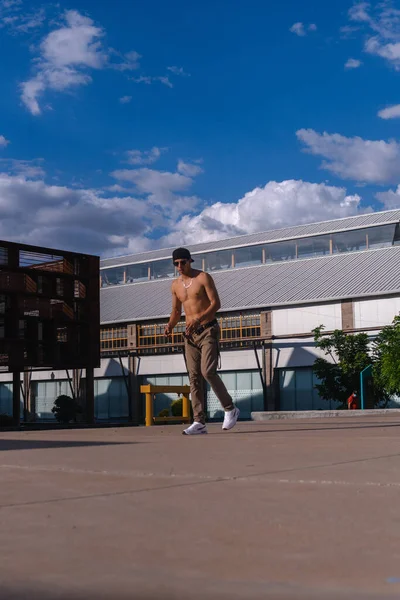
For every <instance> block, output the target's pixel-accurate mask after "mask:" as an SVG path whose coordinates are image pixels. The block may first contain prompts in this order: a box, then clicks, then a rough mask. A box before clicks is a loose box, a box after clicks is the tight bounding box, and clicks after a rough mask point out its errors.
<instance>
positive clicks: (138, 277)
mask: <svg viewBox="0 0 400 600" xmlns="http://www.w3.org/2000/svg"><path fill="white" fill-rule="evenodd" d="M148 278H149V265H148V263H146V264H142V265H129V266H127V267H126V283H133V282H134V281H145V280H146V279H148Z"/></svg>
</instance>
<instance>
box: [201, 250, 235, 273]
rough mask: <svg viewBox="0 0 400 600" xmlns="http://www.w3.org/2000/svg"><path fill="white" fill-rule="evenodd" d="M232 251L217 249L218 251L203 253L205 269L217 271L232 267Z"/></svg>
mask: <svg viewBox="0 0 400 600" xmlns="http://www.w3.org/2000/svg"><path fill="white" fill-rule="evenodd" d="M232 252H233V250H219V251H218V252H209V253H208V254H205V255H204V258H205V270H206V271H219V270H221V269H230V268H231V267H232Z"/></svg>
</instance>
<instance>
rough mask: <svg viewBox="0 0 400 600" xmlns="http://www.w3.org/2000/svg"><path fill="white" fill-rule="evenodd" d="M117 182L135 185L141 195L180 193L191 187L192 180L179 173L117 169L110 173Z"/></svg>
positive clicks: (145, 169)
mask: <svg viewBox="0 0 400 600" xmlns="http://www.w3.org/2000/svg"><path fill="white" fill-rule="evenodd" d="M111 175H112V176H113V177H115V179H117V180H119V181H129V182H131V183H133V184H135V186H136V188H137V190H138V191H139V192H140V193H142V194H157V193H158V192H161V191H164V190H166V191H169V192H181V191H183V190H187V189H188V188H189V187H190V186H191V185H192V179H191V178H190V177H185V176H184V175H181V174H180V173H169V172H168V171H155V170H154V169H147V168H144V169H119V170H116V171H114V172H113V173H111Z"/></svg>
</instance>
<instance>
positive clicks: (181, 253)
mask: <svg viewBox="0 0 400 600" xmlns="http://www.w3.org/2000/svg"><path fill="white" fill-rule="evenodd" d="M182 258H185V259H186V260H190V262H194V261H193V258H192V257H191V256H190V252H189V250H187V248H177V249H176V250H174V251H173V253H172V261H173V262H175V261H176V260H179V259H182Z"/></svg>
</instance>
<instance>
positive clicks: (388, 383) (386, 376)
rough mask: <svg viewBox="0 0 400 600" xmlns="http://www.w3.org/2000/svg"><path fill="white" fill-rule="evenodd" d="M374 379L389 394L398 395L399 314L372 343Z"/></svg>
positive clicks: (399, 366) (399, 390) (399, 356)
mask: <svg viewBox="0 0 400 600" xmlns="http://www.w3.org/2000/svg"><path fill="white" fill-rule="evenodd" d="M373 358H374V368H373V376H374V379H375V380H376V381H377V382H379V385H380V386H381V387H382V388H384V389H385V390H386V392H387V393H388V394H390V395H400V316H396V317H394V319H393V321H392V324H391V325H387V326H386V327H384V328H383V329H382V331H381V332H380V333H379V335H378V336H377V337H376V338H375V340H374V343H373Z"/></svg>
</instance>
